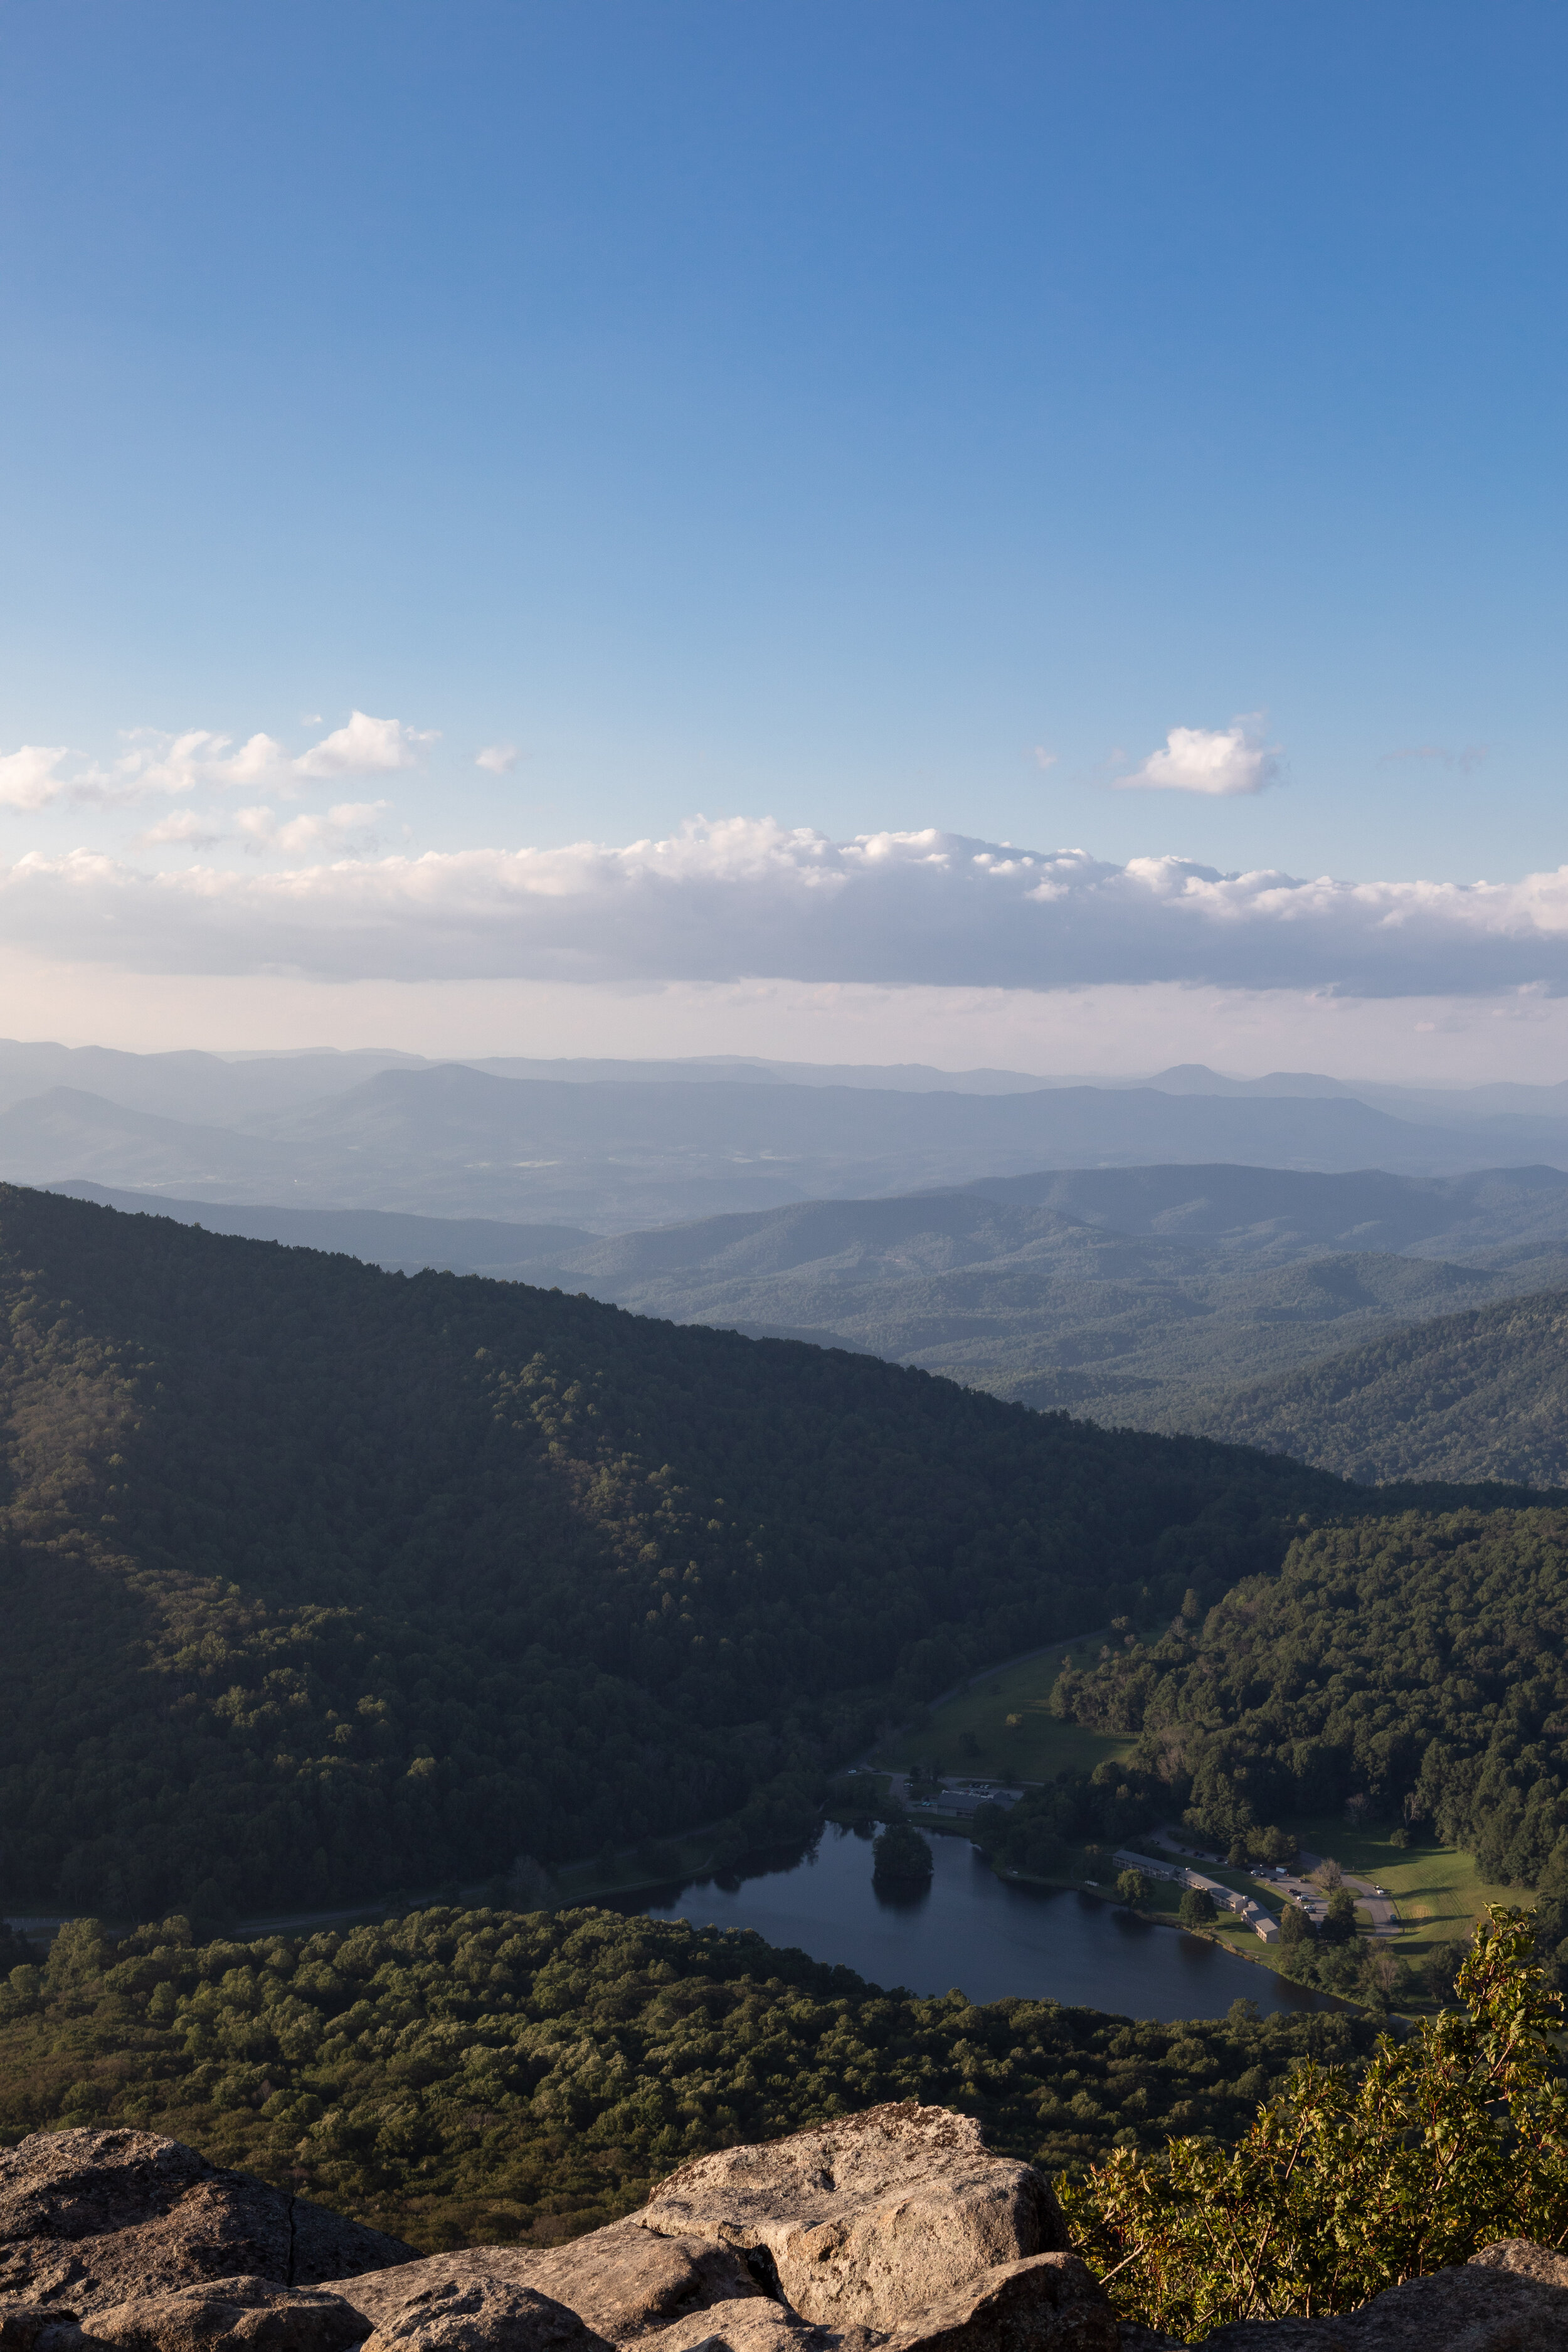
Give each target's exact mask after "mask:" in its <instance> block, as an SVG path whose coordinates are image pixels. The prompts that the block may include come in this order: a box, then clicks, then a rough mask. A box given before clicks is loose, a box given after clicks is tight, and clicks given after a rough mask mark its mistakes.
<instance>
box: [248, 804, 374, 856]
mask: <svg viewBox="0 0 1568 2352" xmlns="http://www.w3.org/2000/svg"><path fill="white" fill-rule="evenodd" d="M389 805H390V803H388V802H386V801H340V802H339V803H338V805H337V807H336V808H331V809H329V810H328V811H327V813H326V814H325V815H324V816H320V815H310V816H296V817H290V818H289V822H288V824H279V822H278V818H277V815H276V813H275V812H274V811H273V810H271V809H269V808H265V807H263V808H242V809H237V811H236V812H235V820H234V821H235V824H236V825H237V827H238V829H239V832H240V835H241V836H242V838H243V839H244V842H245V845H246V847H247V849H253V850H257V851H265V850H281V851H282V852H283V853H284V854H285V855H286V856H290V857H299V856H307V855H308V854H309V853H310V851H311V850H325V851H327V852H328V853H329V854H331V853H332V852H334V851H336V852H338V853H340V854H341V853H342V852H343V851H345V850H349V849H353V850H354V851H356V852H358V853H360V854H362V855H363V854H367V853H368V852H369V851H371V850H373V849H374V847H375V837H374V834H373V833H372V832H371V831H370V830H369V828H370V827H371V826H372V825H373V824H374V822H375V819H376V818H377V817H378V816H379V815H380V814H381V813H382V811H383V810H384V808H387V807H388V806H389Z"/></svg>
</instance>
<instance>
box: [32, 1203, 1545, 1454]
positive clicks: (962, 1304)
mask: <svg viewBox="0 0 1568 2352" xmlns="http://www.w3.org/2000/svg"><path fill="white" fill-rule="evenodd" d="M68 1190H69V1191H71V1192H73V1193H75V1194H80V1195H86V1196H87V1197H90V1198H95V1199H98V1200H100V1201H103V1202H107V1203H108V1204H109V1205H110V1206H115V1207H120V1208H123V1209H130V1210H137V1209H141V1210H152V1211H154V1212H156V1211H157V1209H158V1208H159V1206H160V1203H159V1202H158V1199H157V1196H156V1195H155V1194H149V1193H132V1192H116V1191H110V1190H108V1189H107V1188H104V1187H101V1186H93V1185H74V1186H71V1187H69V1188H68ZM999 1196H1000V1197H999ZM164 1205H165V1206H166V1211H167V1213H170V1214H174V1215H177V1216H179V1217H180V1218H181V1219H182V1220H183V1221H184V1222H186V1223H190V1222H203V1223H211V1224H212V1225H214V1226H215V1227H216V1229H217V1230H219V1231H224V1232H237V1233H242V1234H247V1235H250V1236H252V1237H255V1238H258V1239H267V1240H274V1241H283V1242H288V1243H291V1244H300V1245H303V1246H306V1247H309V1248H317V1249H346V1250H349V1251H351V1252H352V1253H353V1255H356V1256H362V1257H365V1258H367V1259H369V1260H371V1261H372V1262H374V1263H376V1264H379V1265H389V1266H398V1265H401V1266H403V1267H404V1268H405V1270H408V1271H413V1270H415V1269H416V1268H417V1267H419V1266H421V1265H436V1266H441V1267H447V1268H452V1269H454V1270H457V1271H464V1272H472V1273H480V1274H488V1275H493V1276H507V1277H509V1278H511V1279H520V1280H523V1281H528V1282H538V1283H543V1284H545V1285H550V1284H555V1285H558V1286H561V1287H562V1288H564V1289H572V1290H577V1289H582V1290H586V1291H588V1292H589V1293H591V1294H592V1295H593V1296H594V1297H598V1298H603V1299H605V1300H608V1301H611V1302H613V1303H614V1304H616V1305H617V1306H622V1307H631V1308H633V1309H635V1310H636V1311H637V1312H638V1313H641V1314H650V1315H659V1316H667V1317H668V1318H671V1319H672V1320H674V1321H678V1322H703V1323H710V1324H715V1325H722V1326H726V1327H728V1328H733V1329H738V1330H741V1331H743V1332H746V1333H748V1334H750V1335H752V1336H753V1337H756V1336H773V1337H777V1338H794V1339H805V1340H809V1341H812V1342H814V1343H816V1344H818V1345H825V1346H829V1347H833V1346H837V1347H847V1348H851V1349H857V1350H860V1351H862V1352H865V1353H868V1354H873V1355H880V1356H884V1357H886V1358H888V1359H889V1360H890V1361H892V1362H896V1363H905V1364H912V1365H915V1366H918V1367H920V1368H921V1369H922V1370H927V1371H936V1372H942V1373H944V1374H946V1375H947V1376H949V1377H950V1378H952V1379H954V1380H959V1381H963V1382H965V1383H966V1384H968V1385H971V1386H973V1387H977V1388H984V1389H986V1390H988V1391H990V1392H991V1393H992V1394H994V1395H1000V1396H1005V1397H1009V1398H1012V1399H1014V1400H1016V1401H1017V1402H1023V1403H1026V1404H1032V1405H1036V1406H1039V1407H1042V1408H1046V1409H1052V1408H1065V1409H1068V1410H1070V1411H1073V1412H1085V1413H1088V1414H1089V1415H1091V1416H1092V1417H1094V1418H1096V1419H1100V1420H1110V1421H1116V1422H1123V1423H1131V1424H1134V1425H1144V1426H1150V1425H1152V1426H1155V1427H1163V1428H1171V1427H1181V1426H1183V1425H1184V1423H1183V1420H1182V1418H1181V1416H1182V1415H1183V1414H1184V1412H1186V1411H1187V1409H1188V1407H1189V1406H1190V1405H1191V1403H1192V1402H1193V1398H1194V1391H1195V1389H1205V1390H1206V1389H1208V1388H1211V1387H1214V1386H1215V1385H1216V1384H1219V1385H1223V1386H1226V1387H1228V1386H1231V1385H1234V1384H1235V1383H1236V1382H1237V1381H1257V1380H1258V1379H1261V1378H1266V1377H1268V1376H1270V1375H1273V1374H1276V1373H1279V1372H1282V1371H1285V1370H1290V1369H1293V1368H1294V1367H1296V1366H1298V1365H1300V1364H1303V1363H1308V1362H1311V1361H1314V1360H1317V1359H1319V1358H1321V1357H1323V1356H1326V1355H1331V1354H1335V1353H1338V1352H1340V1351H1341V1350H1342V1349H1344V1348H1345V1347H1346V1346H1347V1345H1349V1344H1351V1343H1352V1342H1355V1341H1359V1340H1361V1339H1364V1338H1368V1337H1371V1336H1373V1335H1374V1334H1380V1333H1383V1332H1386V1331H1389V1330H1393V1329H1396V1328H1400V1327H1401V1326H1403V1325H1405V1324H1407V1323H1410V1322H1414V1321H1415V1320H1418V1319H1420V1318H1426V1317H1430V1316H1434V1315H1441V1314H1444V1313H1448V1312H1452V1311H1453V1310H1454V1309H1456V1308H1458V1307H1473V1306H1482V1305H1488V1304H1490V1303H1491V1302H1493V1301H1494V1300H1497V1299H1500V1298H1505V1297H1510V1296H1514V1295H1517V1294H1519V1293H1520V1292H1521V1291H1525V1290H1529V1289H1539V1288H1542V1287H1549V1286H1557V1285H1559V1284H1561V1283H1562V1282H1563V1280H1564V1279H1565V1278H1568V1176H1564V1175H1563V1173H1561V1171H1558V1170H1556V1169H1552V1168H1537V1169H1528V1168H1527V1169H1511V1170H1491V1171H1483V1172H1482V1173H1480V1174H1478V1175H1472V1176H1461V1177H1410V1176H1392V1175H1386V1174H1383V1173H1381V1172H1380V1171H1375V1170H1373V1171H1361V1172H1357V1173H1352V1174H1345V1175H1321V1174H1313V1173H1308V1172H1302V1171H1290V1170H1281V1169H1268V1168H1241V1167H1217V1168H1216V1167H1201V1166H1200V1167H1193V1168H1180V1167H1177V1168H1170V1167H1167V1168H1153V1169H1080V1170H1069V1171H1062V1172H1060V1173H1056V1174H1052V1173H1048V1172H1047V1173H1045V1174H1040V1173H1036V1174H1034V1175H1031V1176H1029V1177H1027V1178H1025V1179H1019V1180H1016V1181H997V1182H994V1183H990V1182H988V1183H981V1184H976V1185H973V1186H969V1187H967V1188H965V1189H963V1191H957V1192H931V1193H920V1194H915V1195H906V1196H903V1197H895V1198H893V1199H891V1200H882V1201H818V1202H801V1203H799V1204H797V1205H794V1206H791V1207H787V1208H781V1209H768V1210H761V1211H756V1212H753V1213H750V1214H742V1215H734V1216H723V1217H710V1218H703V1219H700V1220H699V1221H698V1222H696V1223H691V1224H687V1225H679V1226H666V1227H660V1228H658V1229H656V1230H654V1231H652V1232H646V1233H640V1234H617V1235H610V1236H601V1235H595V1234H589V1233H584V1232H583V1231H581V1230H574V1229H573V1228H572V1227H570V1226H562V1225H521V1224H512V1223H505V1222H503V1221H500V1220H485V1219H477V1218H476V1219H467V1218H450V1219H443V1218H435V1217H421V1216H417V1215H413V1214H406V1213H405V1214H398V1213H389V1212H386V1211H379V1210H369V1209H362V1210H327V1209H315V1210H311V1209H298V1208H289V1209H274V1208H266V1207H262V1206H258V1205H255V1204H251V1205H248V1206H244V1205H236V1206H230V1207H222V1206H220V1207H216V1208H215V1207H212V1206H210V1205H208V1204H205V1203H203V1202H195V1201H184V1202H181V1201H171V1202H168V1203H166V1204H164ZM1458 1251H1463V1252H1464V1253H1465V1262H1463V1263H1460V1264H1458V1265H1456V1264H1453V1263H1451V1262H1449V1258H1448V1256H1447V1253H1448V1252H1458Z"/></svg>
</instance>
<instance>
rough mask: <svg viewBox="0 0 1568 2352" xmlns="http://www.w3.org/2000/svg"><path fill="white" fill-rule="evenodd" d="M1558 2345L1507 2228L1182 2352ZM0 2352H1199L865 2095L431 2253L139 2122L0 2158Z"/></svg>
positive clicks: (914, 2110) (1530, 2249)
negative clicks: (1351, 2307)
mask: <svg viewBox="0 0 1568 2352" xmlns="http://www.w3.org/2000/svg"><path fill="white" fill-rule="evenodd" d="M1525 2347H1528V2352H1568V2256H1564V2255H1563V2254H1560V2253H1557V2252H1552V2250H1551V2249H1550V2248H1548V2247H1544V2246H1536V2245H1531V2244H1528V2243H1525V2242H1522V2241H1519V2240H1510V2241H1508V2242H1505V2243H1503V2244H1500V2245H1496V2246H1489V2247H1487V2248H1486V2249H1485V2250H1484V2251H1483V2252H1480V2253H1479V2254H1478V2255H1477V2256H1476V2258H1475V2260H1474V2261H1473V2262H1472V2263H1469V2264H1468V2266H1467V2267H1466V2268H1464V2269H1462V2270H1452V2271H1443V2272H1439V2273H1437V2274H1436V2276H1435V2277H1432V2278H1425V2279H1412V2280H1409V2281H1407V2282H1406V2284H1405V2285H1403V2286H1399V2287H1394V2288H1392V2289H1391V2290H1390V2291H1389V2292H1388V2293H1387V2294H1381V2295H1378V2296H1376V2297H1375V2298H1374V2299H1373V2301H1372V2302H1371V2303H1369V2304H1366V2305H1363V2308H1362V2309H1361V2310H1359V2311H1354V2312H1349V2313H1346V2314H1344V2315H1342V2316H1340V2317H1337V2318H1331V2319H1312V2320H1290V2319H1287V2320H1275V2321H1271V2322H1264V2321H1244V2322H1241V2323H1239V2324H1236V2325H1233V2326H1227V2327H1221V2328H1218V2329H1216V2330H1215V2331H1214V2332H1213V2333H1211V2334H1210V2335H1208V2336H1205V2338H1204V2339H1203V2342H1202V2346H1201V2347H1191V2352H1525ZM0 2352H1189V2347H1183V2346H1181V2345H1179V2344H1178V2343H1177V2342H1176V2339H1175V2338H1173V2337H1172V2336H1159V2335H1156V2334H1153V2333H1152V2332H1151V2331H1150V2330H1148V2329H1146V2328H1142V2327H1135V2326H1131V2325H1129V2324H1128V2323H1126V2322H1121V2323H1119V2322H1118V2320H1117V2318H1116V2315H1115V2313H1114V2312H1113V2310H1112V2308H1111V2306H1110V2303H1109V2301H1108V2300H1107V2298H1106V2296H1105V2294H1104V2292H1103V2290H1102V2289H1101V2288H1100V2285H1099V2284H1098V2283H1097V2282H1096V2280H1095V2279H1094V2277H1093V2276H1092V2274H1091V2273H1090V2272H1089V2269H1088V2268H1087V2267H1086V2265H1085V2264H1084V2263H1082V2262H1081V2261H1080V2260H1079V2257H1078V2256H1077V2255H1076V2254H1075V2253H1073V2252H1071V2250H1070V2248H1069V2247H1068V2244H1067V2242H1066V2231H1065V2229H1064V2226H1063V2222H1062V2217H1061V2213H1060V2210H1059V2209H1058V2205H1057V2202H1056V2200H1055V2198H1054V2197H1053V2196H1052V2194H1051V2192H1050V2189H1049V2188H1048V2186H1047V2183H1046V2182H1045V2181H1044V2180H1043V2179H1041V2177H1040V2176H1039V2175H1038V2174H1037V2173H1036V2172H1035V2171H1034V2170H1033V2169H1032V2168H1031V2167H1029V2166H1028V2165H1026V2164H1019V2163H1016V2162H1015V2161H1013V2160H1012V2159H1010V2158H1004V2157H997V2156H993V2155H991V2154H990V2152H989V2151H988V2150H987V2148H986V2147H985V2146H984V2141H983V2140H982V2138H981V2136H980V2132H979V2129H978V2126H976V2125H975V2124H973V2122H972V2121H971V2120H970V2119H969V2118H968V2117H967V2116H956V2115H951V2114H949V2113H947V2112H945V2111H944V2110H942V2109H941V2108H929V2107H927V2108H921V2107H915V2106H908V2105H906V2106H886V2107H874V2108H872V2109H870V2110H869V2111H868V2113H866V2114H864V2115H860V2116H849V2117H846V2118H845V2119H844V2120H843V2121H842V2122H836V2123H833V2124H831V2125H824V2126H821V2127H820V2128H819V2129H816V2130H815V2131H809V2132H800V2133H797V2134H795V2137H793V2138H790V2139H784V2140H779V2141H775V2142H773V2144H772V2145H771V2146H765V2147H740V2148H730V2149H727V2150H726V2151H725V2152H724V2153H723V2154H722V2155H720V2156H713V2157H704V2158H700V2160H699V2161H698V2162H696V2163H694V2164H689V2165H686V2166H684V2167H683V2168H682V2169H681V2170H680V2171H679V2172H677V2173H675V2174H674V2175H673V2176H672V2177H671V2178H670V2179H668V2180H667V2181H665V2182H664V2183H663V2185H662V2187H661V2188H660V2189H658V2193H657V2194H656V2195H655V2196H654V2197H653V2198H651V2199H650V2200H649V2201H648V2203H647V2205H646V2206H644V2208H643V2209H642V2210H641V2211H640V2212H638V2213H634V2214H630V2215H628V2216H627V2217H626V2220H624V2221H616V2222H613V2223H611V2224H610V2226H609V2227H608V2228H607V2229H603V2230H595V2231H593V2232H592V2233H591V2234H590V2235H589V2236H587V2237H585V2238H579V2239H577V2240H576V2241H574V2242H573V2243H572V2244H569V2245H564V2246H555V2247H551V2248H548V2249H543V2250H538V2251H535V2250H531V2249H527V2248H521V2247H506V2246H470V2247H466V2248H463V2249H461V2250H460V2251H458V2252H450V2253H443V2254H431V2255H427V2256H425V2257H419V2256H416V2255H415V2254H413V2253H412V2252H410V2250H409V2249H408V2248H407V2247H406V2246H404V2245H401V2244H400V2243H399V2242H397V2240H395V2239H393V2238H387V2237H384V2236H382V2235H381V2234H380V2232H378V2231H374V2230H366V2229H363V2228H362V2227H361V2226H360V2225H359V2224H358V2223H357V2222H353V2221H340V2220H338V2219H337V2217H336V2216H334V2215H332V2214H331V2213H328V2212H325V2211H323V2210H321V2208H320V2207H317V2206H311V2205H306V2204H303V2203H301V2202H300V2201H299V2200H293V2199H290V2198H289V2197H288V2196H286V2195H285V2194H284V2193H283V2192H282V2191H280V2190H278V2189H269V2188H268V2187H267V2186H266V2185H265V2184H264V2183H262V2182H260V2181H257V2180H251V2179H247V2178H246V2177H245V2176H244V2175H243V2174H239V2173H231V2172H223V2171H220V2170H219V2169H218V2168H216V2166H213V2165H210V2164H207V2163H206V2162H205V2161H204V2159H203V2158H201V2157H199V2156H197V2155H195V2153H194V2151H193V2150H191V2149H190V2148H186V2147H180V2145H179V2144H178V2143H177V2142H176V2141H174V2140H166V2139H160V2138H158V2137H156V2136H155V2135H153V2133H150V2132H129V2131H98V2132H93V2131H77V2132H58V2133H53V2134H40V2135H39V2136H38V2137H36V2138H34V2139H30V2140H25V2141H24V2142H23V2143H22V2145H21V2146H20V2147H16V2148H14V2149H12V2150H11V2151H10V2152H9V2153H8V2154H4V2155H0Z"/></svg>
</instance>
